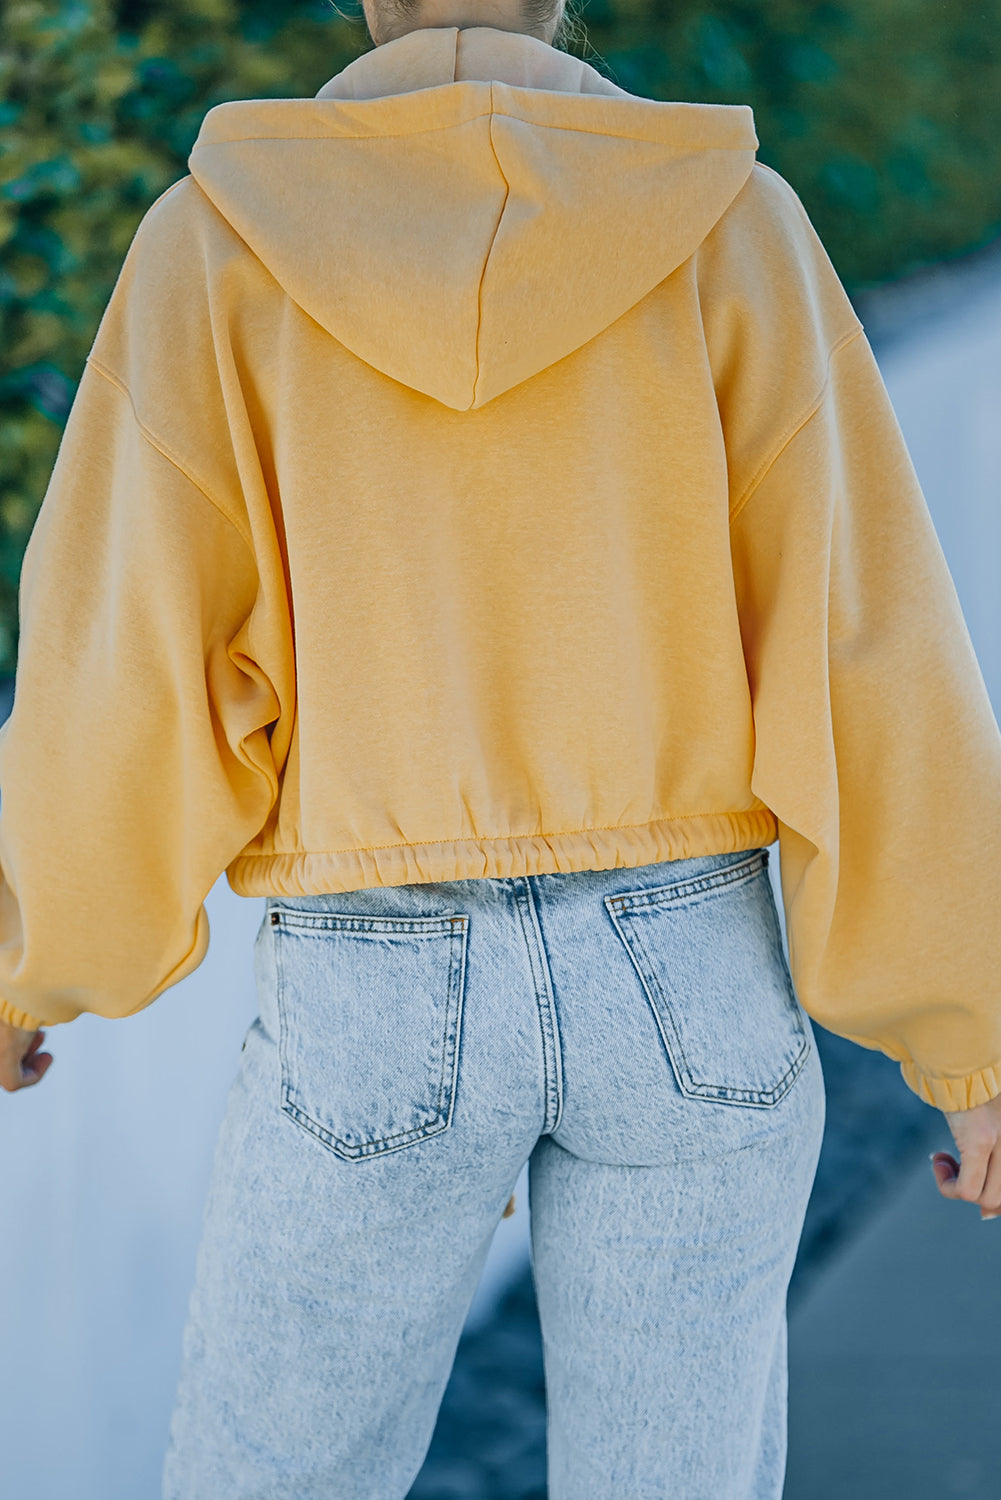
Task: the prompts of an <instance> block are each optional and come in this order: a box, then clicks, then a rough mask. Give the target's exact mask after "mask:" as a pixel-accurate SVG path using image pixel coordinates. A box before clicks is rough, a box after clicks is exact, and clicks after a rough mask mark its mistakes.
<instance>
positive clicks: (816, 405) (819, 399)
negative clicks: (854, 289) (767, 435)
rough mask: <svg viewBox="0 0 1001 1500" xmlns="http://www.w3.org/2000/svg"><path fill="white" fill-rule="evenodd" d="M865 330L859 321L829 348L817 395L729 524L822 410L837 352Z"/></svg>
mask: <svg viewBox="0 0 1001 1500" xmlns="http://www.w3.org/2000/svg"><path fill="white" fill-rule="evenodd" d="M864 332H865V329H864V327H863V325H862V324H861V323H859V325H858V327H857V328H852V329H850V330H849V331H848V333H846V334H843V335H842V337H841V338H839V339H838V341H837V343H836V344H833V345H832V346H831V348H830V349H829V350H828V354H827V369H826V370H825V372H824V383H823V385H822V386H821V388H820V390H819V391H818V392H817V395H816V396H815V398H814V400H813V401H812V403H811V404H810V406H809V408H808V410H807V411H806V412H805V414H804V415H803V416H802V417H801V418H800V419H799V421H798V422H796V424H795V425H794V426H793V427H792V429H791V430H790V431H789V432H788V433H787V434H786V436H785V437H784V438H783V439H782V441H781V442H780V443H779V444H778V446H777V447H776V448H775V449H774V451H773V452H772V455H771V457H770V458H767V459H766V460H765V462H764V463H763V464H761V465H760V466H759V468H758V470H757V472H756V473H755V474H754V475H753V476H752V478H751V480H750V482H749V483H748V484H747V486H746V488H745V489H744V490H743V492H742V493H741V495H740V497H739V498H738V499H737V500H736V501H735V502H734V504H733V506H732V507H731V510H730V517H729V524H730V525H731V526H732V525H733V523H734V521H735V520H736V519H737V517H738V516H739V515H740V512H741V511H742V510H743V509H744V506H745V505H746V504H747V502H748V501H749V500H750V498H751V496H752V495H753V494H754V492H755V490H756V489H757V488H758V486H759V485H760V484H761V482H762V480H763V479H764V477H765V475H766V474H767V473H768V471H769V469H771V468H772V466H773V465H774V464H775V463H776V462H777V460H778V459H779V458H781V456H782V454H783V453H784V452H785V450H786V449H787V448H788V446H789V444H790V443H791V442H792V440H793V438H794V437H796V435H797V433H799V432H801V431H802V429H803V428H804V427H805V426H806V424H807V422H809V421H810V419H811V417H814V416H816V414H817V412H818V411H819V410H820V408H821V406H822V405H823V403H824V397H825V396H826V395H827V388H828V386H829V385H830V383H831V364H832V361H833V359H834V356H835V354H837V352H838V350H839V349H843V348H844V347H845V345H846V344H850V343H851V342H852V340H853V339H857V338H858V337H859V335H860V334H863V333H864Z"/></svg>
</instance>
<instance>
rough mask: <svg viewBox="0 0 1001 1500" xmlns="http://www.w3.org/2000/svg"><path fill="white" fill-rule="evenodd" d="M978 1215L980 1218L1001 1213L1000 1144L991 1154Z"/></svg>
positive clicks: (1000, 1143)
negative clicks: (979, 1214)
mask: <svg viewBox="0 0 1001 1500" xmlns="http://www.w3.org/2000/svg"><path fill="white" fill-rule="evenodd" d="M980 1213H981V1216H985V1215H987V1214H997V1213H1001V1142H999V1143H998V1144H997V1145H995V1147H994V1150H993V1151H992V1152H991V1159H990V1162H989V1164H988V1167H987V1177H986V1180H985V1182H984V1190H983V1192H982V1193H981V1194H980Z"/></svg>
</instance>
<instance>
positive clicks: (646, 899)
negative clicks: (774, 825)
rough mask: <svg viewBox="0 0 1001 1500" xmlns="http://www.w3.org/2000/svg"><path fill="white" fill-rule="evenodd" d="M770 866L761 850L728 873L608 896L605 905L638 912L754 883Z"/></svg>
mask: <svg viewBox="0 0 1001 1500" xmlns="http://www.w3.org/2000/svg"><path fill="white" fill-rule="evenodd" d="M767 864H768V850H767V849H761V850H759V851H758V853H756V854H754V855H753V856H752V857H751V858H750V859H747V860H743V861H742V862H741V863H740V864H738V865H729V866H728V867H727V868H726V869H725V870H719V871H714V872H713V873H712V874H709V875H697V876H694V877H693V878H692V879H690V880H679V881H675V882H674V883H673V884H668V885H659V886H656V887H651V888H648V889H645V890H640V891H623V892H622V893H621V894H619V895H618V896H606V897H605V905H606V906H608V907H610V908H611V907H613V906H614V907H615V908H617V909H618V910H619V911H625V910H635V909H638V908H642V907H644V906H654V905H664V904H670V903H672V902H675V901H683V900H686V899H687V898H688V897H689V896H700V895H703V894H705V893H706V892H707V891H713V890H717V889H718V888H720V887H722V886H726V885H733V884H736V883H738V882H742V881H745V880H752V879H753V878H754V877H755V875H757V874H758V873H759V871H761V870H763V869H765V867H766V866H767Z"/></svg>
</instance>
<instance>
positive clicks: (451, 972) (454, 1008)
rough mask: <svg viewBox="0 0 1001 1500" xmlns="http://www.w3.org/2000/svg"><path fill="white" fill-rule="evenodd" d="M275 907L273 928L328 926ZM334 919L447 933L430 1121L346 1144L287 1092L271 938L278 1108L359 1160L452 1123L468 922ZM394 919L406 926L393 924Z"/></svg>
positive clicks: (281, 982) (281, 975) (282, 1008)
mask: <svg viewBox="0 0 1001 1500" xmlns="http://www.w3.org/2000/svg"><path fill="white" fill-rule="evenodd" d="M275 910H277V911H278V912H279V913H280V915H281V918H282V921H281V922H280V923H276V924H275V927H278V928H279V929H280V927H281V926H284V925H285V924H286V923H288V925H289V926H295V927H305V928H309V927H313V928H316V927H325V928H326V929H327V930H333V928H332V924H331V922H330V918H329V917H328V916H322V917H318V918H313V917H312V915H311V914H310V913H306V912H294V913H293V914H292V920H291V921H290V920H289V916H290V909H289V908H287V907H281V908H275ZM335 922H336V923H339V924H340V930H350V929H346V928H345V927H344V925H343V924H344V923H345V922H347V923H351V924H355V923H369V922H377V923H380V922H381V923H383V924H384V925H383V927H381V928H376V929H372V928H362V929H361V930H397V931H401V932H402V931H416V932H418V933H419V934H423V935H426V936H429V937H432V936H434V937H441V936H447V937H448V938H449V967H448V982H447V987H446V998H445V1007H444V1009H445V1035H444V1038H443V1045H442V1070H441V1078H440V1081H439V1085H438V1103H437V1113H436V1115H435V1116H434V1117H433V1118H432V1119H431V1120H428V1121H425V1122H424V1124H422V1125H417V1126H414V1127H413V1128H412V1129H410V1130H404V1131H397V1132H396V1134H395V1135H386V1136H378V1137H376V1138H375V1139H374V1140H371V1141H363V1142H362V1143H361V1144H360V1145H359V1146H350V1145H349V1144H348V1143H347V1142H346V1141H342V1140H341V1138H340V1136H337V1135H334V1134H333V1132H332V1131H331V1130H329V1129H328V1128H327V1127H326V1126H325V1125H321V1124H320V1122H319V1121H318V1120H314V1119H313V1117H312V1116H311V1115H309V1114H307V1113H306V1111H305V1110H303V1109H302V1108H301V1106H300V1105H298V1104H297V1103H296V1102H295V1100H294V1098H293V1097H292V1086H291V1083H290V1081H289V1079H290V1076H291V1067H290V1065H289V1059H288V1051H287V1047H286V1037H287V1034H288V1030H289V1021H288V1008H287V1005H286V1002H285V969H284V965H283V964H282V962H281V958H280V953H281V949H280V947H279V946H278V944H277V943H276V945H275V969H276V980H277V982H276V985H275V997H276V1001H277V1005H278V1015H279V1021H280V1025H279V1059H280V1064H281V1084H282V1101H281V1109H282V1111H283V1113H285V1114H287V1115H288V1116H289V1117H290V1118H291V1119H293V1120H294V1121H295V1122H296V1124H298V1125H300V1126H301V1127H302V1128H303V1129H304V1130H308V1131H309V1132H310V1134H312V1135H315V1136H317V1137H318V1138H319V1139H320V1140H321V1141H322V1142H323V1143H324V1144H325V1145H326V1146H327V1147H328V1148H329V1149H330V1150H331V1151H332V1152H333V1153H334V1154H335V1155H336V1156H339V1157H340V1158H341V1159H342V1160H349V1161H359V1160H362V1159H363V1158H366V1157H372V1156H385V1155H387V1154H388V1153H389V1152H392V1151H399V1150H401V1149H402V1148H404V1147H405V1146H409V1145H412V1144H414V1143H415V1142H416V1141H419V1140H425V1139H427V1138H429V1137H430V1136H434V1135H440V1134H441V1132H442V1131H444V1130H447V1129H448V1127H449V1126H450V1125H451V1123H452V1115H453V1113H454V1110H455V1083H456V1076H457V1073H458V1067H459V1051H460V1045H461V1034H462V1032H461V1026H462V1015H463V1008H464V1007H463V1001H464V993H463V989H464V987H463V984H462V982H461V981H462V964H463V960H464V956H465V947H466V934H467V931H468V925H469V923H468V918H467V917H465V916H453V917H432V918H424V919H422V918H419V917H418V918H409V917H408V918H399V919H397V918H391V917H386V918H378V917H374V918H367V917H359V918H355V917H340V918H335ZM435 922H437V923H440V924H441V925H440V926H438V927H437V928H432V927H431V925H430V924H431V923H435ZM398 923H399V924H406V925H405V926H401V925H395V924H398ZM412 924H416V925H412ZM457 947H458V951H459V959H460V962H459V972H458V976H456V962H455V959H456V950H457ZM450 1032H453V1033H454V1035H453V1040H452V1044H451V1047H449V1034H450ZM450 1071H451V1079H452V1089H451V1098H450V1100H449V1108H448V1113H447V1115H445V1116H444V1117H443V1116H442V1101H443V1098H444V1095H445V1089H446V1080H447V1079H448V1077H449V1072H450ZM391 1142H395V1143H396V1144H390V1143H391Z"/></svg>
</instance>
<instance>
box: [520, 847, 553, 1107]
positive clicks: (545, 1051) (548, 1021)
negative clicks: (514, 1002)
mask: <svg viewBox="0 0 1001 1500" xmlns="http://www.w3.org/2000/svg"><path fill="white" fill-rule="evenodd" d="M515 879H516V881H517V885H516V888H515V900H516V903H517V907H518V916H519V918H520V921H521V930H522V933H523V934H524V938H525V946H526V948H527V949H528V962H529V967H530V969H531V974H532V988H533V991H534V998H535V1006H536V1011H537V1013H538V1017H539V1029H540V1032H541V1034H542V1068H543V1075H544V1083H545V1106H544V1109H543V1120H542V1129H543V1133H545V1132H546V1131H547V1130H548V1131H550V1132H552V1131H554V1130H556V1129H557V1128H558V1126H559V1123H560V1120H561V1118H562V1115H563V1090H562V1087H561V1081H562V1069H561V1067H560V1060H559V1056H558V1048H559V1045H560V1039H559V1026H558V1024H557V1018H556V1013H555V1006H554V1002H553V997H552V975H551V974H550V972H549V962H548V959H547V957H546V955H545V953H544V951H542V946H541V945H542V933H541V931H540V928H539V923H538V915H537V912H536V910H535V903H534V901H533V897H532V887H531V884H530V877H528V876H524V875H519V876H516V877H515ZM526 908H527V911H528V916H529V919H530V920H531V923H532V934H531V935H530V934H529V931H528V926H527V924H526V915H525V912H526ZM533 936H534V939H535V941H534V942H533ZM540 971H541V972H540ZM550 1111H551V1112H552V1123H549V1119H550Z"/></svg>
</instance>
